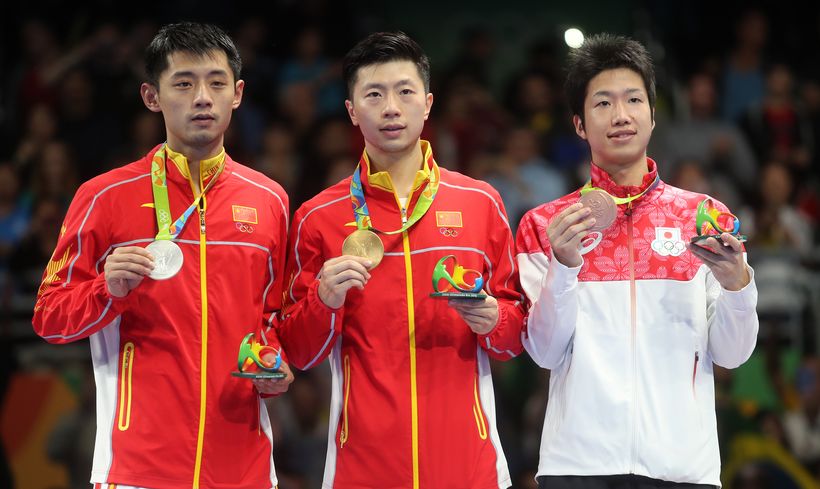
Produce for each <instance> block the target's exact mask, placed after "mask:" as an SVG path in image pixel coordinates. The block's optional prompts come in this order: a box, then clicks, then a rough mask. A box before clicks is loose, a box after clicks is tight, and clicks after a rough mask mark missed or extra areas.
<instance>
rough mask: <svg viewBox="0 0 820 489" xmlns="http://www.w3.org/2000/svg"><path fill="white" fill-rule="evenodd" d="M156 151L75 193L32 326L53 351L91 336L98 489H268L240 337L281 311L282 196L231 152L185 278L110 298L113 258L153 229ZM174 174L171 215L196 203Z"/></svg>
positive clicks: (189, 248)
mask: <svg viewBox="0 0 820 489" xmlns="http://www.w3.org/2000/svg"><path fill="white" fill-rule="evenodd" d="M156 150H157V148H155V149H154V150H153V151H152V152H151V153H150V154H148V155H146V156H145V157H144V158H142V159H141V160H139V161H136V162H134V163H131V164H129V165H126V166H124V167H121V168H118V169H115V170H113V171H111V172H108V173H106V174H103V175H100V176H98V177H96V178H94V179H92V180H90V181H89V182H87V183H85V184H84V185H82V186H81V187H80V189H79V190H78V191H77V195H76V196H75V198H74V201H73V202H72V204H71V207H70V209H69V211H68V214H67V216H66V218H65V222H64V226H63V230H62V233H61V236H60V239H59V242H58V244H57V248H56V250H55V252H54V255H53V257H52V260H51V262H50V263H49V265H48V268H47V269H46V272H45V274H44V276H43V285H42V287H41V291H40V294H39V296H38V300H37V304H36V307H35V313H34V320H33V323H34V329H35V331H36V332H37V334H39V335H40V336H42V337H43V338H45V339H46V340H47V341H49V342H51V343H67V342H71V341H77V340H80V339H83V338H89V340H90V343H91V355H92V359H93V363H94V376H95V380H96V384H97V437H96V446H95V450H94V466H93V470H92V476H91V482H94V483H96V482H100V483H120V484H126V485H135V486H144V487H151V488H152V489H162V488H190V487H195V488H196V487H203V488H205V487H208V488H243V489H245V488H260V489H262V488H264V489H269V488H271V487H273V486H275V485H276V476H275V472H274V468H273V459H272V444H271V430H270V423H269V420H268V416H267V411H266V410H265V405H264V404H263V402H262V400H261V399H260V398H259V395H258V393H257V392H256V391H255V390H254V389H253V387H252V384H251V383H250V382H249V381H248V380H246V379H239V378H236V377H232V376H231V375H230V374H231V371H233V370H236V355H237V351H238V346H239V342H240V341H241V340H242V337H243V336H244V335H245V334H246V333H247V332H249V331H254V330H256V331H259V330H260V329H263V328H266V327H267V324H268V322H269V321H270V319H271V316H272V315H273V313H274V311H275V310H277V309H278V308H279V304H280V300H281V282H282V281H281V277H282V274H281V270H282V268H283V262H284V254H285V252H284V250H285V238H286V235H287V215H288V211H287V207H288V200H287V196H286V194H285V192H284V191H283V190H282V188H281V187H280V186H279V185H278V184H276V183H274V182H273V181H271V180H270V179H268V178H267V177H265V176H263V175H262V174H260V173H258V172H256V171H253V170H251V169H249V168H247V167H245V166H242V165H240V164H239V163H236V162H234V161H232V160H231V159H230V157H227V156H226V157H225V169H224V170H223V172H222V174H221V175H219V177H218V180H217V181H216V183H215V184H214V185H213V187H212V188H211V189H210V190H208V192H207V193H206V194H205V198H204V203H203V204H202V205H201V206H200V209H201V210H200V213H199V214H198V213H197V212H194V214H193V215H192V216H191V218H190V219H189V220H188V223H187V224H186V226H185V227H184V229H183V231H182V233H181V234H180V235H179V237H178V240H177V243H178V244H179V246H180V248H181V249H182V252H183V255H184V264H183V267H182V270H181V271H180V272H179V273H178V274H177V275H176V276H175V277H173V278H171V279H169V280H164V281H156V280H152V279H150V278H145V279H144V280H143V281H142V283H140V284H139V286H137V287H136V288H135V289H134V290H132V291H131V292H130V293H129V294H128V295H127V296H125V297H124V298H121V299H118V298H114V297H112V296H110V295H109V294H108V292H107V288H106V284H105V280H104V275H103V267H104V264H105V258H106V256H107V255H108V254H109V253H111V252H112V250H113V249H114V248H116V247H119V246H126V245H133V246H145V245H147V244H148V243H150V242H151V241H153V239H154V236H155V235H156V233H157V229H156V227H157V226H156V218H155V214H154V209H153V196H152V192H151V180H150V177H149V175H150V169H151V157H152V156H153V153H154V152H155V151H156ZM167 168H168V169H167V185H168V194H169V200H170V205H171V214H173V218H174V219H175V218H176V217H178V216H179V215H181V214H182V212H183V210H184V209H185V208H186V207H187V206H188V205H190V204H191V203H192V202H193V200H194V195H193V191H192V189H191V185H190V181H189V180H188V179H187V178H186V177H185V176H184V175H183V174H182V173H181V172H180V170H179V169H178V167H177V166H176V165H174V164H172V163H171V161H170V158H169V164H168V165H167ZM200 217H201V219H200Z"/></svg>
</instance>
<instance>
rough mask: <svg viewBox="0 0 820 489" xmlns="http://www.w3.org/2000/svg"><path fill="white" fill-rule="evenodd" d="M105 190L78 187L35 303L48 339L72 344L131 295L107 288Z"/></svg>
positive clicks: (39, 328)
mask: <svg viewBox="0 0 820 489" xmlns="http://www.w3.org/2000/svg"><path fill="white" fill-rule="evenodd" d="M104 197H105V195H104V193H103V192H95V190H93V188H92V187H91V186H90V185H89V184H88V183H86V184H84V185H83V186H81V187H80V189H79V190H77V194H76V195H75V196H74V200H73V201H72V202H71V205H70V207H69V209H68V213H67V214H66V217H65V220H64V221H63V227H62V228H61V230H60V236H59V239H58V241H57V247H56V249H55V250H54V253H53V254H52V256H51V259H50V260H49V262H48V265H47V266H46V270H45V272H44V273H43V279H42V283H41V284H40V289H39V291H38V293H37V301H36V303H35V305H34V317H33V319H32V324H33V326H34V331H35V332H36V333H37V334H38V335H40V336H42V337H43V338H44V339H45V340H46V341H48V342H49V343H70V342H72V341H77V340H81V339H83V338H86V337H88V336H91V335H92V334H94V333H96V332H97V331H99V330H101V329H102V328H104V327H105V326H107V325H108V324H110V323H111V322H112V321H114V320H115V319H116V318H117V317H118V316H119V315H120V314H121V313H122V311H124V310H125V309H126V307H128V304H129V303H130V302H131V301H132V300H133V296H134V293H133V292H132V293H130V294H128V295H127V296H125V297H123V298H116V297H113V296H111V295H109V293H108V288H107V287H106V284H105V276H104V273H103V266H104V264H105V262H104V260H103V259H102V258H103V257H104V256H105V255H106V254H107V253H109V252H110V249H109V246H110V242H109V241H110V240H109V238H108V222H107V220H108V219H109V218H110V217H109V214H108V212H107V206H106V202H105V199H104Z"/></svg>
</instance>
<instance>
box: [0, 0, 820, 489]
mask: <svg viewBox="0 0 820 489" xmlns="http://www.w3.org/2000/svg"><path fill="white" fill-rule="evenodd" d="M317 3H318V4H320V5H324V6H326V7H327V10H324V11H316V10H314V9H312V8H311V7H310V6H315V5H316V4H317ZM300 5H301V4H300V3H299V2H294V3H288V2H283V3H282V7H281V9H282V11H283V16H282V17H284V18H286V19H289V21H287V22H285V21H283V20H280V21H279V22H278V23H277V24H276V25H272V24H271V22H269V21H268V20H267V19H264V18H261V17H254V16H247V17H246V18H242V17H241V16H240V17H235V16H234V17H235V18H234V17H231V18H230V19H228V20H227V22H230V23H229V24H228V23H223V24H222V26H223V27H225V28H226V29H228V31H229V32H230V33H231V34H232V35H233V37H234V39H235V40H236V43H237V46H238V47H239V50H240V52H241V56H242V59H243V64H244V66H243V72H242V78H243V79H244V80H245V82H246V89H245V96H244V100H243V101H242V106H241V107H240V109H239V110H238V111H236V112H235V114H234V119H233V122H232V124H231V128H230V130H229V132H228V133H227V135H226V143H225V146H226V149H227V151H228V152H229V153H230V154H231V156H232V157H233V158H234V159H235V160H237V161H240V162H242V163H244V164H247V165H248V166H251V167H253V168H256V169H257V170H259V171H261V172H263V173H265V174H266V175H268V176H270V177H271V178H273V179H275V180H276V181H278V182H279V183H280V184H282V186H283V187H284V188H285V189H286V190H287V192H288V194H289V195H290V196H291V211H294V210H295V209H296V208H297V207H298V206H299V205H300V203H301V202H303V201H304V200H306V199H307V198H310V197H311V196H313V195H314V194H316V193H317V192H319V191H320V190H321V189H323V188H325V187H326V186H328V185H330V184H332V183H335V182H336V181H338V180H340V179H342V178H344V177H346V176H348V175H349V174H350V173H351V172H352V171H353V168H354V167H355V165H356V162H357V160H358V157H359V154H360V152H361V150H362V147H363V145H362V141H361V137H360V135H359V131H358V130H357V129H356V128H354V127H353V126H352V125H351V124H350V122H349V120H348V118H347V114H346V112H345V110H344V105H343V100H344V98H345V87H344V85H343V83H342V80H341V65H340V60H341V56H342V55H343V54H344V52H345V51H346V50H347V49H348V48H349V47H350V46H352V45H353V43H354V42H355V40H357V39H358V38H359V37H361V36H363V35H364V34H366V33H367V30H366V29H367V28H370V26H371V24H373V25H376V26H378V25H379V24H378V23H375V24H374V22H373V21H372V20H371V21H369V23H368V22H360V23H355V22H349V21H350V20H351V19H350V18H349V16H352V14H351V13H348V14H344V13H343V12H340V9H338V8H333V7H331V5H333V4H332V3H331V2H305V3H304V5H301V6H300ZM285 14H286V15H285ZM345 15H347V16H348V17H345ZM813 15H815V22H814V29H815V32H809V33H805V35H806V36H807V39H809V40H817V39H820V16H817V13H816V12H814V13H813ZM66 20H67V19H59V21H58V19H54V18H53V17H48V16H37V15H31V16H28V17H26V18H24V19H20V21H19V22H17V23H15V25H14V26H13V29H12V30H11V32H10V33H7V34H6V37H7V39H10V41H9V43H8V44H7V47H9V48H10V49H7V50H6V51H7V52H6V53H5V56H4V58H3V61H4V63H5V67H4V70H3V77H2V80H0V82H2V86H0V128H2V137H0V339H1V340H2V341H1V342H0V344H2V347H0V350H2V351H0V369H2V371H0V401H2V400H3V393H4V391H5V389H6V386H7V385H8V383H9V381H10V379H12V378H13V376H14V375H20V374H21V373H25V372H28V371H32V370H34V369H42V368H44V367H45V368H46V369H48V370H50V371H52V372H54V373H55V374H56V375H58V376H60V375H65V373H66V372H73V374H72V375H73V377H72V378H73V379H74V381H73V382H72V383H71V385H72V386H73V387H72V389H73V392H74V393H75V395H76V397H77V410H76V412H73V413H71V415H70V416H66V417H65V418H64V419H61V420H60V422H59V423H57V424H56V426H55V427H54V430H53V432H52V433H50V435H49V437H48V441H47V443H46V446H44V447H43V450H45V451H46V452H47V454H48V457H50V459H51V460H53V461H55V462H57V463H61V464H65V466H66V468H67V470H68V473H69V476H70V486H64V487H71V488H75V487H76V488H79V487H87V480H88V472H89V468H90V457H91V451H92V448H93V441H92V440H93V430H94V403H93V385H92V384H91V383H92V382H93V378H92V377H91V376H90V374H89V373H88V371H89V370H90V368H91V365H90V359H89V358H88V353H87V350H88V348H87V343H85V342H81V343H80V345H79V347H78V348H79V349H78V350H71V351H72V353H70V354H69V353H63V352H61V351H58V350H61V349H67V348H71V347H57V346H53V347H52V346H46V345H44V344H43V342H42V340H40V339H39V338H37V337H36V336H35V335H34V333H33V331H32V329H31V326H30V320H31V313H32V308H33V304H34V298H35V296H36V294H37V289H38V287H39V284H40V279H41V276H42V273H43V270H44V268H45V265H46V263H47V262H48V261H49V258H50V255H51V252H52V250H53V249H54V246H55V244H56V240H57V236H58V233H59V232H60V228H61V224H62V218H63V216H64V214H65V212H66V209H67V206H68V205H69V203H70V201H71V199H72V196H73V195H74V192H75V190H76V189H77V187H78V185H79V184H80V183H82V182H83V181H85V180H86V179H88V178H90V177H92V176H94V175H97V174H99V173H101V172H104V171H107V170H109V169H111V168H114V167H116V166H119V165H122V164H125V163H128V162H130V161H133V160H135V159H137V158H139V157H141V156H142V155H144V154H145V153H147V152H148V151H150V150H151V149H152V148H153V147H154V146H155V145H157V144H159V143H161V142H162V141H163V139H164V127H163V123H162V119H161V115H159V114H154V113H151V112H149V111H148V110H146V109H145V108H144V107H143V106H142V102H141V100H140V98H139V96H138V87H139V84H140V83H141V81H142V79H143V78H142V69H143V68H142V51H143V49H144V47H145V45H146V44H147V42H148V41H149V40H150V38H151V37H152V36H153V35H154V33H155V32H156V30H157V28H158V26H159V22H158V21H156V20H150V21H126V19H122V18H114V19H105V20H101V19H92V20H93V21H90V20H89V19H87V18H86V19H84V20H83V21H82V22H81V21H79V20H78V21H75V22H66ZM206 20H209V21H213V22H217V23H221V21H220V19H219V18H215V19H206ZM346 23H349V25H351V28H350V29H344V28H340V27H339V24H346ZM390 27H391V28H395V27H401V25H390ZM725 28H726V29H728V30H730V32H731V34H730V35H729V36H727V38H728V39H730V40H731V42H729V43H727V44H726V45H725V46H718V47H715V48H714V49H712V50H709V51H704V52H699V53H695V54H692V53H689V56H687V57H686V60H687V61H686V62H682V60H683V59H684V56H677V57H676V56H674V54H675V53H674V48H673V47H672V46H666V49H665V50H661V49H660V48H659V46H662V45H663V43H664V41H665V39H664V37H663V33H662V32H647V31H645V30H641V31H636V32H622V33H623V34H627V35H631V36H634V37H636V38H637V39H638V40H641V41H643V42H645V43H646V44H647V45H648V46H649V47H650V49H651V50H652V51H653V54H656V61H657V65H658V66H657V70H658V79H659V87H658V89H659V96H658V107H657V112H656V115H655V119H656V122H657V124H656V127H655V132H654V135H653V137H652V142H651V144H650V148H649V156H650V157H652V158H654V159H655V160H656V161H657V162H658V166H659V170H660V174H661V177H662V178H663V179H664V180H665V181H667V182H669V183H671V184H673V185H676V186H679V187H682V188H686V189H689V190H694V191H698V192H703V193H708V194H710V195H712V196H714V197H716V198H718V199H719V200H721V201H723V202H724V203H726V204H727V205H728V206H729V207H730V209H732V210H733V212H734V213H735V214H737V215H738V217H739V218H740V219H741V221H742V232H743V233H744V234H746V235H747V236H748V238H749V240H748V242H747V250H748V251H749V261H750V263H751V265H752V266H753V267H754V269H755V278H756V281H757V286H758V288H759V291H760V299H759V309H758V312H759V315H760V318H761V331H760V338H759V341H758V347H757V351H756V353H755V355H754V356H753V358H752V359H751V360H750V361H749V362H748V363H747V364H746V365H744V366H743V367H741V368H740V369H738V370H736V371H727V370H723V369H720V368H717V367H716V370H717V371H718V373H716V378H717V382H718V384H717V386H716V389H717V392H718V395H717V399H718V401H717V402H718V405H717V409H718V414H719V417H718V423H719V430H720V436H721V444H722V447H721V451H722V459H723V464H724V484H725V485H726V486H727V487H730V488H759V487H764V488H765V487H783V488H788V487H811V486H806V484H815V485H817V484H820V482H818V481H820V356H818V354H820V349H819V348H818V346H820V253H819V252H820V246H818V244H820V235H819V234H818V221H819V220H820V192H818V187H820V179H819V178H818V175H820V171H818V170H820V77H818V76H817V72H816V71H815V70H816V69H818V68H820V65H818V66H808V65H811V64H812V63H807V64H803V63H797V62H795V60H794V57H793V56H786V55H784V53H783V52H781V51H778V50H776V49H773V45H774V44H775V43H774V42H773V38H774V37H775V36H776V35H780V34H779V33H777V32H775V31H773V29H772V26H771V25H770V18H769V16H768V15H767V14H766V13H765V12H763V11H758V10H753V9H749V10H744V11H739V12H737V14H736V15H735V16H734V17H733V18H732V20H731V23H729V24H727V25H725ZM408 33H409V34H410V35H411V36H414V37H416V38H417V39H418V40H419V41H420V43H421V44H422V46H425V42H424V40H425V36H424V32H413V31H410V32H408ZM14 36H16V37H14ZM558 41H559V40H558V39H556V38H553V36H549V35H545V36H544V37H543V39H540V40H537V41H535V42H533V43H531V44H530V45H529V46H528V48H527V56H526V61H525V62H524V63H522V64H521V65H520V66H518V67H515V69H513V70H510V72H509V73H508V75H507V76H506V77H505V80H503V81H502V82H501V83H499V82H497V81H496V80H497V78H498V77H497V76H495V74H494V73H492V70H493V69H494V68H493V67H494V66H495V62H496V61H497V59H496V57H497V52H498V47H499V45H501V44H503V43H504V39H503V38H502V37H500V36H499V35H498V33H496V32H495V31H493V30H492V29H490V28H488V27H487V26H486V25H485V26H482V25H475V26H470V27H468V28H465V29H463V31H462V32H460V34H459V44H458V46H457V47H455V49H454V50H453V51H454V54H453V56H452V57H450V59H436V58H435V57H434V58H433V69H434V72H433V77H432V78H433V80H432V81H433V87H432V91H433V93H434V94H435V103H434V107H433V113H432V117H431V120H430V121H429V122H428V124H427V126H426V127H425V130H424V133H423V135H422V138H424V139H428V140H430V141H431V142H432V144H433V148H434V150H435V152H436V159H437V162H438V163H439V164H440V165H441V166H444V167H449V168H453V169H457V170H459V171H462V172H464V173H466V174H468V175H471V176H473V177H476V178H480V179H484V180H486V181H488V182H490V183H491V184H492V185H493V186H494V187H495V188H496V189H498V191H499V192H500V193H501V196H502V198H503V200H504V203H505V205H506V208H507V212H508V214H509V217H510V222H511V224H512V225H513V227H515V225H516V223H517V222H518V220H519V218H520V217H521V216H522V215H523V213H524V212H526V211H527V210H529V209H530V208H532V207H534V206H536V205H538V204H540V203H543V202H546V201H549V200H552V199H555V198H557V197H560V196H561V195H563V194H565V193H567V192H569V191H572V190H574V189H575V188H578V187H579V186H580V185H582V184H583V182H584V181H585V180H586V178H587V175H588V166H589V154H588V150H587V148H586V146H585V144H583V142H582V141H581V140H580V139H579V138H578V137H577V136H576V134H575V131H574V128H573V127H572V124H571V116H570V114H569V112H568V108H567V106H566V103H565V101H564V98H563V91H562V64H563V60H564V57H565V54H566V52H567V49H568V48H566V46H564V45H563V44H562V43H559V42H558ZM818 45H820V44H815V47H816V46H818ZM425 47H427V46H425ZM679 49H681V50H683V49H685V48H679ZM428 50H429V49H428ZM693 60H694V61H693ZM807 61H811V60H807ZM693 225H694V224H693ZM65 351H69V350H65ZM494 371H495V374H496V386H497V392H496V396H497V402H498V411H499V413H498V414H499V422H498V425H499V430H500V432H501V440H502V442H503V446H504V449H505V452H506V455H507V458H508V460H509V463H510V469H511V471H512V473H513V477H514V481H515V487H517V488H530V487H535V485H534V482H533V480H532V478H533V476H534V474H535V469H536V465H537V456H538V455H537V454H538V443H539V439H540V434H541V424H542V422H543V413H544V409H545V406H546V402H547V394H546V385H547V379H548V372H546V371H543V370H540V369H538V368H537V367H536V366H535V365H534V363H533V362H532V361H531V360H530V359H529V358H528V357H526V354H525V355H524V356H522V357H519V358H517V359H515V360H513V361H510V362H506V363H496V364H494ZM328 383H329V372H328V370H327V368H324V367H320V368H316V369H314V370H312V371H310V372H300V373H298V375H297V379H296V381H295V382H294V384H293V385H292V386H291V388H290V391H289V392H288V393H287V395H285V396H282V397H280V398H275V399H272V400H270V401H269V410H270V412H271V415H272V419H273V425H274V433H275V436H276V440H275V458H276V467H277V473H278V474H279V477H280V480H281V485H280V487H283V488H285V489H291V488H296V489H298V488H316V487H320V485H321V475H322V470H323V467H324V456H325V446H326V443H327V417H328V412H327V408H328V405H329V392H330V387H329V385H328ZM89 386H91V387H89ZM6 402H10V401H8V399H6ZM442 408H443V409H446V407H442ZM0 412H2V411H0ZM670 422H674V420H670ZM0 448H2V444H0ZM7 450H8V449H7ZM0 453H2V452H0ZM761 454H763V455H761ZM3 465H4V464H2V462H0V486H3V487H5V486H4V480H3V477H4V475H3V471H4V470H8V469H3V468H2V466H3ZM6 467H7V466H6ZM807 481H808V482H807ZM54 487H55V489H56V487H60V486H54Z"/></svg>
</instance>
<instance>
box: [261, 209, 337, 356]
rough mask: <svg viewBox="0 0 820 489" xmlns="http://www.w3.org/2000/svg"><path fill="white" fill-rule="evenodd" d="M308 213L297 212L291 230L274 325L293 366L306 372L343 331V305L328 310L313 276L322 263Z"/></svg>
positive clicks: (329, 348) (324, 258) (316, 220)
mask: <svg viewBox="0 0 820 489" xmlns="http://www.w3.org/2000/svg"><path fill="white" fill-rule="evenodd" d="M308 214H309V213H305V212H303V209H299V211H298V212H297V213H296V216H295V217H294V221H293V224H292V226H291V231H290V242H289V243H290V244H289V246H288V248H289V251H288V260H287V266H286V268H285V277H287V287H286V289H285V293H284V298H283V301H284V302H283V307H282V311H281V313H280V314H279V316H278V317H277V320H276V321H275V322H274V324H275V328H274V329H275V330H276V334H277V335H278V337H279V340H280V341H281V342H282V346H283V347H284V349H285V351H287V354H288V358H289V359H290V362H291V364H292V365H293V366H295V367H297V368H299V369H302V370H306V369H309V368H311V367H314V366H316V365H317V364H318V363H320V362H321V361H322V360H324V359H325V358H326V357H327V356H328V355H329V354H330V351H331V349H332V348H333V343H334V342H335V339H336V338H337V337H338V336H339V335H340V334H341V332H342V319H343V317H344V306H342V307H341V308H339V309H331V308H329V307H328V306H326V305H325V303H324V302H322V300H321V299H320V298H319V294H318V286H319V281H318V280H316V274H318V273H319V271H320V270H321V268H322V265H323V264H324V262H325V261H326V260H327V259H328V258H330V257H325V256H324V253H323V250H322V246H321V242H322V240H321V236H320V232H321V231H320V230H318V229H315V228H314V227H313V226H312V225H311V224H312V223H313V222H319V221H320V219H318V218H314V219H310V217H311V216H310V215H308Z"/></svg>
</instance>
